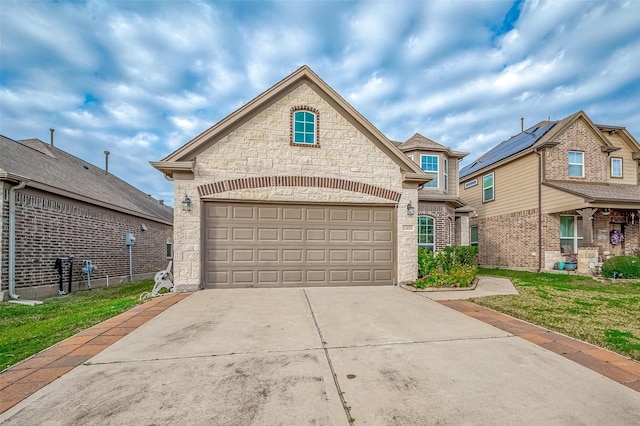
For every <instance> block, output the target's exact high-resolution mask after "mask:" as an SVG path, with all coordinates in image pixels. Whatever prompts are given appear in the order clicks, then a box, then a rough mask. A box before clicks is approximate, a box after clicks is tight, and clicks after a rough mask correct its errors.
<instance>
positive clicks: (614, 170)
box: [611, 157, 622, 178]
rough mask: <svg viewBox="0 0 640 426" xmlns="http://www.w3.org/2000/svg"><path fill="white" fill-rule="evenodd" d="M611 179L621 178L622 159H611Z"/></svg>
mask: <svg viewBox="0 0 640 426" xmlns="http://www.w3.org/2000/svg"><path fill="white" fill-rule="evenodd" d="M611 177H615V178H621V177H622V158H616V157H613V158H611Z"/></svg>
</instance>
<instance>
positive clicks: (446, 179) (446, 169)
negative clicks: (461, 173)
mask: <svg viewBox="0 0 640 426" xmlns="http://www.w3.org/2000/svg"><path fill="white" fill-rule="evenodd" d="M442 173H443V176H442V187H443V188H444V192H447V191H449V160H447V159H446V158H443V159H442Z"/></svg>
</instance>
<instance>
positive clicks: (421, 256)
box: [412, 247, 478, 288]
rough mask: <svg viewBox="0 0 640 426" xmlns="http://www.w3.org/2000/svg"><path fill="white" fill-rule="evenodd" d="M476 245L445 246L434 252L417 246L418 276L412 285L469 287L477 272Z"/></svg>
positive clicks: (419, 286) (421, 286) (417, 286)
mask: <svg viewBox="0 0 640 426" xmlns="http://www.w3.org/2000/svg"><path fill="white" fill-rule="evenodd" d="M477 257H478V248H477V247H445V248H443V249H442V250H440V251H439V252H437V253H434V252H432V251H430V250H428V249H426V248H424V247H418V276H419V277H420V278H419V279H418V280H416V281H415V282H414V283H413V284H412V285H413V286H414V287H416V288H425V287H458V286H459V287H469V286H470V285H471V283H472V282H473V280H474V279H475V277H476V274H477V267H476V260H477Z"/></svg>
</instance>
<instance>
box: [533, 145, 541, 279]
mask: <svg viewBox="0 0 640 426" xmlns="http://www.w3.org/2000/svg"><path fill="white" fill-rule="evenodd" d="M533 152H535V153H536V154H537V155H538V272H542V154H541V153H540V151H538V148H535V149H534V150H533Z"/></svg>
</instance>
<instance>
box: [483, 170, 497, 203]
mask: <svg viewBox="0 0 640 426" xmlns="http://www.w3.org/2000/svg"><path fill="white" fill-rule="evenodd" d="M493 177H494V176H493V173H489V174H488V175H484V176H482V202H483V203H486V202H487V201H493V200H494V199H495V191H494V182H493V180H494V179H493Z"/></svg>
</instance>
